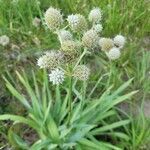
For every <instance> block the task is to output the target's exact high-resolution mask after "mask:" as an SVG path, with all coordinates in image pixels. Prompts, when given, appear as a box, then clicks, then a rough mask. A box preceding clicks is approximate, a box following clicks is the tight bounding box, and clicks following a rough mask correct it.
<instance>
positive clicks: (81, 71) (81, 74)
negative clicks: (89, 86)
mask: <svg viewBox="0 0 150 150" xmlns="http://www.w3.org/2000/svg"><path fill="white" fill-rule="evenodd" d="M89 75H90V69H89V68H88V67H87V66H85V65H79V66H77V67H76V68H75V70H74V73H73V76H74V77H75V78H77V79H79V80H82V81H85V80H88V78H89Z"/></svg>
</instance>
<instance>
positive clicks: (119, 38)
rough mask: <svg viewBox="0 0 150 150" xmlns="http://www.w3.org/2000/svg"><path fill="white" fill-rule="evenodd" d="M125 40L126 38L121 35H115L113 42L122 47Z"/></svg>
mask: <svg viewBox="0 0 150 150" xmlns="http://www.w3.org/2000/svg"><path fill="white" fill-rule="evenodd" d="M125 42H126V39H125V37H124V36H122V35H117V36H115V38H114V44H115V45H116V46H117V47H119V48H123V46H124V44H125Z"/></svg>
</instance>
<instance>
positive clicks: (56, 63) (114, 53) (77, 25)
mask: <svg viewBox="0 0 150 150" xmlns="http://www.w3.org/2000/svg"><path fill="white" fill-rule="evenodd" d="M101 20H102V11H101V9H99V8H94V9H92V10H91V11H90V13H89V15H88V20H86V18H85V17H84V16H83V15H81V14H71V15H68V17H67V18H66V19H63V14H62V13H61V12H60V10H58V9H55V8H53V7H50V8H49V9H48V10H47V11H46V13H45V22H46V25H47V26H48V28H49V29H50V30H51V31H52V32H53V33H54V34H56V35H57V36H58V40H59V42H60V48H59V49H58V50H55V51H54V50H51V51H48V52H46V53H45V54H44V55H43V56H41V57H40V58H39V59H38V61H37V64H38V66H39V67H40V68H45V69H47V70H48V71H50V74H49V79H50V81H51V82H52V83H53V84H61V83H62V82H63V81H64V79H65V76H70V77H74V78H77V79H79V80H87V79H88V78H89V75H90V69H89V68H88V67H87V66H86V65H83V61H82V58H83V57H84V55H86V54H87V52H88V51H91V50H94V49H95V48H96V49H99V50H100V49H101V50H102V52H105V53H106V56H107V57H108V58H109V59H110V60H115V59H118V58H119V57H120V55H121V52H120V49H122V48H123V46H124V44H125V38H124V37H123V36H122V35H117V36H116V37H115V38H114V39H110V38H103V37H100V34H101V32H102V30H103V26H102V24H101ZM35 21H36V20H35ZM88 22H89V24H90V28H89V29H88V26H89V24H88ZM63 23H64V24H65V25H66V24H67V25H66V26H63V25H64V24H63ZM73 35H75V37H74V36H73ZM77 35H79V38H78V37H77ZM92 52H93V51H92ZM68 68H69V69H68Z"/></svg>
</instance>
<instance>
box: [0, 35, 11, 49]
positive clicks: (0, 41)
mask: <svg viewBox="0 0 150 150" xmlns="http://www.w3.org/2000/svg"><path fill="white" fill-rule="evenodd" d="M8 44H9V37H8V36H7V35H2V36H0V45H2V46H6V45H8Z"/></svg>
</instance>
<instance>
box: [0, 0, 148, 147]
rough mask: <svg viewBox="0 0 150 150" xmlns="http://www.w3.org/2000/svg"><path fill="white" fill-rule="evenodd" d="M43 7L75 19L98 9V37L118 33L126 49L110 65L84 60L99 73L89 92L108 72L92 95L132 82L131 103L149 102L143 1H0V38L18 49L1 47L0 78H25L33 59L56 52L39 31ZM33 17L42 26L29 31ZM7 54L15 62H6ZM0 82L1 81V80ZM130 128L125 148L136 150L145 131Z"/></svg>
mask: <svg viewBox="0 0 150 150" xmlns="http://www.w3.org/2000/svg"><path fill="white" fill-rule="evenodd" d="M49 6H53V7H56V8H60V9H61V10H62V11H63V12H64V17H66V16H67V15H68V14H72V13H81V14H83V15H85V16H86V17H87V14H88V12H89V11H90V10H91V8H93V7H100V8H101V9H102V11H103V14H104V15H103V20H102V25H103V27H104V30H103V32H102V35H101V36H106V37H113V36H114V35H116V34H118V33H121V34H123V35H125V36H126V37H127V43H126V47H125V48H124V52H123V56H122V57H121V59H120V60H119V61H118V62H115V63H113V64H110V63H109V62H108V60H107V59H106V57H105V56H96V57H95V58H92V60H91V58H88V59H89V60H90V61H93V60H96V61H97V62H96V63H97V64H98V67H99V68H100V69H99V72H100V73H99V72H98V73H97V74H95V76H93V77H92V80H93V82H92V83H91V86H92V85H95V82H96V81H97V79H98V78H99V77H100V76H101V74H102V73H108V72H109V70H111V72H110V73H109V78H108V80H106V79H107V78H105V77H104V79H103V80H102V81H101V82H99V84H98V85H97V88H96V89H95V91H97V93H101V92H102V91H104V90H106V89H107V88H108V87H109V86H110V85H111V84H114V89H115V88H116V87H118V86H119V85H120V84H122V83H124V82H125V81H126V80H128V79H130V78H132V77H134V81H133V82H132V84H131V85H130V86H129V88H128V89H127V91H131V90H139V93H138V95H137V96H135V97H134V98H133V99H132V102H134V103H143V102H144V101H145V100H149V97H150V86H149V83H150V74H149V71H150V52H149V51H148V49H149V45H148V44H145V42H143V41H144V40H145V39H146V38H147V37H148V36H149V30H150V27H149V24H150V18H149V6H150V4H149V2H148V1H147V0H40V4H39V1H38V0H18V2H17V0H16V3H15V2H14V3H13V0H0V18H1V19H0V35H4V34H6V35H8V36H9V37H10V43H11V44H15V45H17V46H19V47H20V49H19V50H16V51H15V50H12V48H11V44H10V45H9V46H7V47H2V46H0V73H1V74H5V75H6V74H7V73H6V72H7V71H9V72H10V74H11V75H12V76H15V75H14V74H13V73H14V71H15V70H20V69H22V68H23V67H24V68H25V69H26V72H30V68H31V66H32V67H34V69H35V70H36V67H35V63H36V59H37V57H38V55H39V54H40V53H41V52H43V51H45V50H47V49H53V48H56V49H57V48H58V42H57V39H56V37H55V36H54V35H53V34H52V33H51V32H50V31H49V30H48V29H47V28H46V27H45V26H44V25H43V24H44V20H43V14H44V12H45V10H46V9H47V8H48V7H49ZM34 17H39V18H40V19H41V20H42V23H43V24H41V26H40V27H39V28H35V27H33V25H32V20H33V18H34ZM35 37H37V38H38V39H39V40H40V41H41V44H40V45H36V44H35V43H34V41H33V39H34V38H35ZM148 38H149V37H148ZM12 54H13V55H14V56H15V57H12ZM96 66H97V65H96ZM102 66H105V67H102ZM29 74H30V73H29ZM7 75H8V74H7ZM29 76H30V75H29ZM39 78H40V76H39ZM0 80H2V78H1V77H0ZM16 81H17V79H16ZM89 91H90V88H89ZM96 95H97V94H96ZM8 96H9V94H8V92H7V90H6V89H5V85H4V82H3V81H2V84H1V86H0V99H2V98H3V97H7V98H8ZM8 99H9V98H8ZM15 106H16V105H15ZM9 108H10V109H12V110H9ZM7 109H8V110H7ZM3 111H4V112H5V111H6V112H8V111H12V112H13V108H12V106H11V107H8V108H6V109H3V108H1V112H3ZM17 113H18V112H17ZM147 122H148V121H147V120H144V123H145V124H146V125H144V127H145V126H147V124H148V123H147ZM136 123H137V120H133V125H132V126H131V127H128V131H129V132H128V133H129V135H130V136H131V137H132V140H131V141H130V146H129V147H131V148H130V149H131V150H134V149H136V148H137V149H138V148H140V147H141V146H143V143H144V144H145V142H147V138H146V140H145V138H144V137H145V136H146V137H147V134H148V133H147V132H146V131H147V128H143V127H139V126H138V127H137V126H136ZM142 129H143V130H142ZM144 135H145V136H144Z"/></svg>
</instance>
